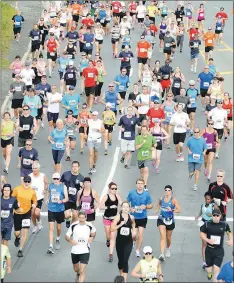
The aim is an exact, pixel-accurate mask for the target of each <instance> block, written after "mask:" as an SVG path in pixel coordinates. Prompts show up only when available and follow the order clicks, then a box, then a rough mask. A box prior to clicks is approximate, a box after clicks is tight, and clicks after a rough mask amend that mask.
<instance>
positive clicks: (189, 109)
mask: <svg viewBox="0 0 234 283" xmlns="http://www.w3.org/2000/svg"><path fill="white" fill-rule="evenodd" d="M196 109H197V107H191V108H189V107H188V108H187V114H188V115H189V114H190V113H195V112H196Z"/></svg>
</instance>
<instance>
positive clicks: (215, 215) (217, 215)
mask: <svg viewBox="0 0 234 283" xmlns="http://www.w3.org/2000/svg"><path fill="white" fill-rule="evenodd" d="M212 216H214V217H219V216H220V215H219V214H213V215H212Z"/></svg>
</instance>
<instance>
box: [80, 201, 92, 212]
mask: <svg viewBox="0 0 234 283" xmlns="http://www.w3.org/2000/svg"><path fill="white" fill-rule="evenodd" d="M81 207H82V209H84V210H89V209H90V203H89V202H82V205H81Z"/></svg>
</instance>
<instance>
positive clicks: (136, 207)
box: [127, 179, 153, 257]
mask: <svg viewBox="0 0 234 283" xmlns="http://www.w3.org/2000/svg"><path fill="white" fill-rule="evenodd" d="M144 187H145V181H144V180H143V179H138V180H137V181H136V189H134V190H132V191H130V192H129V194H128V197H127V200H128V201H129V202H130V204H131V214H132V215H133V216H134V218H135V223H136V228H137V230H138V237H137V241H136V257H140V248H141V246H142V242H143V234H144V230H145V228H146V224H147V209H151V208H152V207H153V204H152V199H151V196H150V194H149V192H147V191H144Z"/></svg>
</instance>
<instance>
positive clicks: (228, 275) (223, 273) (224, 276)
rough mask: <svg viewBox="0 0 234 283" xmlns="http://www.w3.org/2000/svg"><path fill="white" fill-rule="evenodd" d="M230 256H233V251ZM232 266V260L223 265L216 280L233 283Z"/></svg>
mask: <svg viewBox="0 0 234 283" xmlns="http://www.w3.org/2000/svg"><path fill="white" fill-rule="evenodd" d="M232 256H234V251H233V252H232ZM233 266H234V265H233V260H232V261H229V262H227V263H225V264H224V265H223V267H222V268H221V270H220V272H219V274H218V276H217V280H219V281H220V280H222V281H223V282H233V280H234V278H233Z"/></svg>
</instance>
